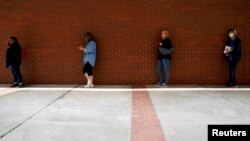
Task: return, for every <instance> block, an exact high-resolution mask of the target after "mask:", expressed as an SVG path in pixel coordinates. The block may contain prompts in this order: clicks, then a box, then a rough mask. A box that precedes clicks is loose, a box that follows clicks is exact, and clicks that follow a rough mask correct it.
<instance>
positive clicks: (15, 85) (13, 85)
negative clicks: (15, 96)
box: [10, 83, 19, 88]
mask: <svg viewBox="0 0 250 141" xmlns="http://www.w3.org/2000/svg"><path fill="white" fill-rule="evenodd" d="M17 86H19V85H18V84H17V83H13V84H12V85H10V87H12V88H14V87H17Z"/></svg>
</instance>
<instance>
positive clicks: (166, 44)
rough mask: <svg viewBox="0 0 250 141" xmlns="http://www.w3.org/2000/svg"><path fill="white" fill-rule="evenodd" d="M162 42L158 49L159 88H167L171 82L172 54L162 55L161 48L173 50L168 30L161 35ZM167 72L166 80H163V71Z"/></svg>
mask: <svg viewBox="0 0 250 141" xmlns="http://www.w3.org/2000/svg"><path fill="white" fill-rule="evenodd" d="M161 38H162V41H161V42H160V43H159V45H158V48H157V60H158V66H157V74H158V83H157V86H160V87H167V84H168V81H169V71H170V61H171V53H170V54H162V53H161V52H160V50H159V49H160V48H164V49H168V50H173V46H172V43H171V41H170V39H169V32H168V31H167V30H163V31H162V33H161ZM163 69H164V71H165V80H164V79H163V78H162V70H163Z"/></svg>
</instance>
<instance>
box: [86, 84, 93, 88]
mask: <svg viewBox="0 0 250 141" xmlns="http://www.w3.org/2000/svg"><path fill="white" fill-rule="evenodd" d="M93 87H94V85H93V84H90V85H84V88H93Z"/></svg>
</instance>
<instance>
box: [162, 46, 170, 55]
mask: <svg viewBox="0 0 250 141" xmlns="http://www.w3.org/2000/svg"><path fill="white" fill-rule="evenodd" d="M159 52H160V54H161V55H170V54H172V53H173V48H171V49H167V48H163V47H159Z"/></svg>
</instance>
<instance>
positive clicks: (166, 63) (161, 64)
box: [157, 59, 170, 84]
mask: <svg viewBox="0 0 250 141" xmlns="http://www.w3.org/2000/svg"><path fill="white" fill-rule="evenodd" d="M163 68H164V71H165V80H163V78H162V69H163ZM169 71H170V60H169V59H159V60H158V66H157V73H158V81H159V82H160V83H161V84H162V83H165V84H167V83H168V80H169Z"/></svg>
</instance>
